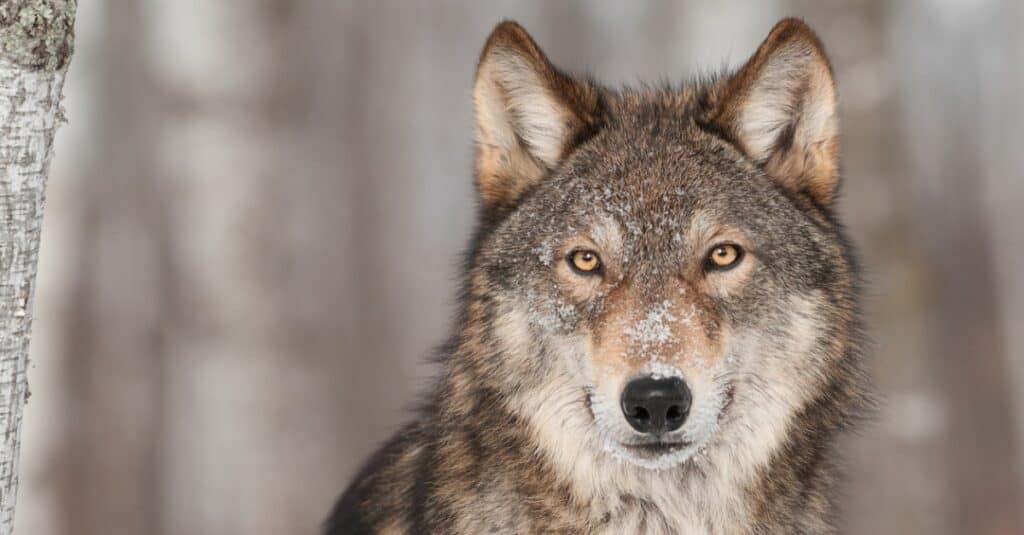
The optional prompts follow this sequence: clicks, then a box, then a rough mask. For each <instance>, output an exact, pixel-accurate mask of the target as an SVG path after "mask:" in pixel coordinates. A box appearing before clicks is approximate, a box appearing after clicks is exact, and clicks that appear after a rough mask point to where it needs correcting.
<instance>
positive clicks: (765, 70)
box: [712, 18, 839, 206]
mask: <svg viewBox="0 0 1024 535" xmlns="http://www.w3.org/2000/svg"><path fill="white" fill-rule="evenodd" d="M713 100H714V101H715V103H714V105H713V111H712V122H713V123H715V124H716V125H717V126H718V128H720V129H721V130H722V131H724V132H725V133H727V134H728V135H729V136H730V137H732V138H733V140H735V141H736V142H737V143H738V144H739V145H740V146H741V148H742V149H743V150H744V151H745V152H746V154H747V156H749V157H750V158H751V159H752V160H754V161H755V162H757V163H758V164H759V165H761V166H762V167H763V168H764V169H765V171H766V172H767V173H768V174H769V175H771V176H772V177H774V178H775V179H776V180H778V181H779V182H780V183H781V184H782V185H784V186H786V187H787V188H790V189H791V190H793V191H796V192H800V193H805V194H807V195H809V196H810V197H811V198H812V199H813V200H814V201H815V202H817V203H819V204H820V205H822V206H830V205H831V203H832V201H833V200H834V198H835V193H836V189H837V187H838V183H839V162H838V156H839V132H838V118H837V116H836V100H837V93H836V86H835V81H834V79H833V76H832V67H831V65H830V64H829V61H828V57H827V56H826V55H825V50H824V47H822V44H821V41H820V40H819V39H818V37H817V35H815V34H814V31H813V30H811V28H810V27H808V26H807V24H805V23H804V22H803V21H801V20H799V19H792V18H791V19H785V20H783V21H781V22H779V23H778V24H776V25H775V28H773V29H772V31H771V33H769V34H768V37H767V38H766V39H765V40H764V42H763V43H762V44H761V46H760V47H759V48H758V50H757V52H756V53H755V54H754V55H753V57H751V58H750V60H748V61H747V63H746V64H745V65H744V66H743V67H742V68H741V69H740V70H739V72H737V73H736V74H735V75H734V76H733V77H732V78H730V79H729V80H728V81H726V82H725V84H724V85H723V86H722V87H720V88H719V89H718V92H717V94H716V95H714V97H713Z"/></svg>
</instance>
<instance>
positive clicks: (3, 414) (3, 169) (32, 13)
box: [0, 0, 76, 535]
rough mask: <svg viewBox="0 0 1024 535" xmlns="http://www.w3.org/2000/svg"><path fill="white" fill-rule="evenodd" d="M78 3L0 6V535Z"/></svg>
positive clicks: (52, 0)
mask: <svg viewBox="0 0 1024 535" xmlns="http://www.w3.org/2000/svg"><path fill="white" fill-rule="evenodd" d="M75 7H76V5H75V1H74V0H67V1H65V0H37V1H28V0H11V1H7V2H4V3H3V4H0V431H2V438H0V534H4V535H7V534H10V533H13V531H14V506H15V499H16V497H17V491H18V452H19V449H20V446H21V413H22V407H23V406H24V404H25V401H26V400H27V398H28V394H29V392H28V381H27V379H26V375H25V372H26V370H27V369H28V343H29V338H30V332H31V327H32V297H33V294H34V291H33V290H34V286H35V279H36V264H37V263H38V258H39V256H38V252H39V229H40V227H41V226H42V219H43V201H44V200H45V196H46V178H47V175H48V174H49V170H50V158H51V157H52V156H53V138H54V134H55V133H56V131H57V126H58V125H59V124H60V122H61V120H62V119H63V116H62V113H61V107H60V99H61V96H62V91H63V89H64V75H65V73H66V72H67V66H68V61H69V60H70V59H71V50H72V38H73V33H72V26H73V24H74V20H75Z"/></svg>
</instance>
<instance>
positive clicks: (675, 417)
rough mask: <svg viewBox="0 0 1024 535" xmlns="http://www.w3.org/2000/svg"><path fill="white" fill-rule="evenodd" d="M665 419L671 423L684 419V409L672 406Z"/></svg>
mask: <svg viewBox="0 0 1024 535" xmlns="http://www.w3.org/2000/svg"><path fill="white" fill-rule="evenodd" d="M665 419H667V420H668V421H670V422H677V421H680V420H682V419H683V409H681V408H680V407H679V405H672V406H671V407H669V408H668V410H667V411H665Z"/></svg>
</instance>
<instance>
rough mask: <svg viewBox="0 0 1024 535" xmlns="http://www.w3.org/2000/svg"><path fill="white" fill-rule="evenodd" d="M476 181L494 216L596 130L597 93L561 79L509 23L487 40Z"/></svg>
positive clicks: (476, 98)
mask: <svg viewBox="0 0 1024 535" xmlns="http://www.w3.org/2000/svg"><path fill="white" fill-rule="evenodd" d="M473 107H474V114H475V121H476V131H475V137H476V181H477V189H478V191H479V194H480V197H481V200H482V202H483V205H484V207H485V209H486V210H488V211H489V212H491V213H496V212H501V211H503V210H507V209H509V208H511V207H512V206H514V205H515V203H516V201H517V200H518V199H519V197H520V196H521V195H522V194H523V193H524V192H525V191H526V190H527V189H529V188H530V187H531V186H532V185H534V184H535V183H537V182H538V181H539V180H540V179H541V178H543V177H544V176H545V175H546V174H547V173H548V172H549V171H550V170H551V169H553V168H554V167H555V166H557V165H558V163H559V162H560V161H561V160H562V159H563V158H564V157H565V156H566V155H567V154H568V152H569V151H570V149H572V148H573V147H574V146H575V145H576V144H578V143H579V142H580V140H581V139H582V137H583V136H584V135H585V134H586V133H587V132H588V131H589V130H590V129H591V128H592V127H593V125H594V124H596V113H597V109H598V93H597V90H596V89H595V88H594V87H592V86H591V85H590V84H589V83H587V82H583V81H579V80H575V79H573V78H570V77H569V76H567V75H565V74H563V73H561V72H559V71H558V70H557V69H555V68H554V66H552V65H551V62H549V61H548V59H547V57H545V56H544V53H543V52H541V50H540V48H538V47H537V44H536V43H534V42H533V39H531V38H530V36H529V34H527V33H526V30H524V29H523V28H522V27H521V26H519V25H518V24H516V23H515V22H511V21H505V22H502V23H501V24H499V25H498V26H497V27H495V28H494V31H493V32H491V36H490V37H489V38H488V39H487V44H486V45H485V46H484V50H483V53H482V54H481V56H480V64H479V66H478V67H477V71H476V81H475V83H474V85H473Z"/></svg>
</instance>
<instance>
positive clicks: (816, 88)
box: [325, 19, 869, 535]
mask: <svg viewBox="0 0 1024 535" xmlns="http://www.w3.org/2000/svg"><path fill="white" fill-rule="evenodd" d="M836 97H837V94H836V86H835V82H834V80H833V76H832V69H831V66H830V64H829V61H828V59H827V57H826V55H825V52H824V49H823V47H822V44H821V42H820V41H819V40H818V38H817V37H816V36H815V34H814V32H813V31H811V29H810V28H808V27H807V26H806V25H805V24H804V23H803V22H801V21H799V20H796V19H787V20H783V21H782V22H780V23H779V24H778V25H776V26H775V28H774V29H773V30H772V31H771V33H770V34H769V35H768V37H767V38H766V39H765V41H764V42H763V43H762V44H761V46H760V48H759V49H758V50H757V51H756V52H755V53H754V55H753V56H752V57H751V58H750V59H749V60H748V61H747V62H746V64H744V65H743V66H742V67H741V68H740V69H739V70H738V71H736V72H734V73H727V74H722V75H719V76H714V77H710V78H706V79H703V80H699V81H696V82H692V83H688V84H684V85H681V86H677V87H668V86H663V87H662V86H659V87H655V86H644V87H641V88H632V89H631V88H627V89H619V90H614V89H608V88H605V87H602V86H600V85H598V83H596V82H594V81H592V80H590V79H585V78H580V77H574V76H570V75H568V74H566V73H564V72H563V71H561V70H559V69H557V68H555V67H554V66H553V65H552V64H551V62H550V61H549V60H548V59H547V57H546V56H545V55H544V54H543V53H542V52H541V50H540V48H539V47H538V46H537V44H536V43H535V42H534V41H533V40H532V39H531V38H530V36H529V35H528V34H527V33H526V32H525V31H524V30H523V28H521V27H520V26H519V25H517V24H516V23H514V22H503V23H501V24H499V25H498V26H497V27H496V28H495V29H494V31H493V33H492V34H491V36H490V38H489V39H488V41H487V43H486V45H485V47H484V50H483V53H482V55H481V57H480V62H479V65H478V68H477V72H476V80H475V83H474V88H473V105H474V111H475V143H476V176H475V179H476V189H477V191H478V196H479V201H480V216H479V225H478V229H477V233H476V237H475V239H474V240H473V242H472V245H471V247H470V251H469V254H468V255H467V261H466V275H465V282H464V290H463V296H462V301H461V303H462V304H461V307H460V313H459V317H458V321H457V325H456V327H455V329H454V333H453V334H452V336H451V338H450V340H449V342H448V343H447V344H446V346H445V347H444V348H443V350H442V352H441V373H440V377H439V379H438V383H437V385H436V387H435V388H434V389H433V390H432V391H431V393H430V395H429V396H428V399H427V402H426V403H425V404H424V406H423V407H422V409H421V410H420V411H419V412H418V413H417V415H416V417H415V418H414V420H413V421H412V422H411V423H409V424H408V425H406V426H405V427H404V428H403V429H402V430H401V431H399V432H398V433H397V434H396V435H395V436H394V438H393V439H391V441H390V442H389V443H388V444H387V445H385V446H384V447H383V448H382V449H381V450H380V451H379V452H378V453H377V454H376V455H375V456H374V457H373V458H372V459H371V460H370V461H369V463H368V464H367V465H366V466H365V467H364V468H363V470H362V471H361V472H360V473H359V474H358V475H357V476H356V478H355V480H354V481H353V482H352V483H351V485H350V486H349V488H348V489H347V490H346V491H345V493H344V494H343V495H342V497H341V499H340V501H339V502H338V504H337V505H336V507H335V509H334V511H333V512H332V513H331V516H330V518H329V519H328V521H327V523H326V526H325V533H328V534H331V535H335V534H343V533H473V534H475V533H541V532H561V533H614V534H621V533H715V534H730V535H735V534H745V533H751V534H753V533H758V534H761V533H833V532H835V531H836V527H835V506H834V500H833V495H834V492H833V490H834V486H835V483H836V480H837V470H836V466H835V465H836V457H837V456H836V446H835V442H836V439H837V436H838V435H839V433H840V432H841V431H843V430H844V429H846V428H847V427H848V426H849V425H850V424H851V423H853V422H854V421H856V420H857V417H858V415H860V414H861V413H862V411H863V410H864V408H865V407H866V406H867V405H868V401H869V398H868V395H867V388H866V379H865V374H864V373H863V372H862V367H861V366H862V365H861V361H862V358H861V355H860V348H861V346H862V345H863V336H862V334H861V331H862V329H861V323H862V322H861V319H860V307H859V305H858V293H859V292H858V286H859V279H858V276H857V270H856V266H855V261H854V259H853V253H852V250H851V247H850V245H849V242H848V241H847V239H846V237H845V235H844V231H843V228H842V227H841V225H840V223H839V222H838V221H837V217H836V207H835V201H836V193H837V187H838V185H839V166H838V153H839V137H838V124H837V116H836Z"/></svg>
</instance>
